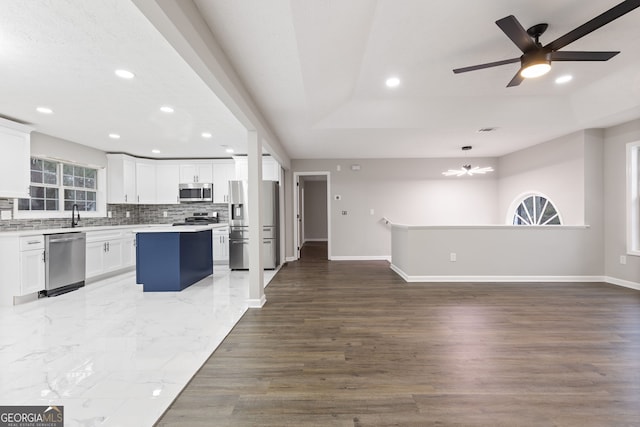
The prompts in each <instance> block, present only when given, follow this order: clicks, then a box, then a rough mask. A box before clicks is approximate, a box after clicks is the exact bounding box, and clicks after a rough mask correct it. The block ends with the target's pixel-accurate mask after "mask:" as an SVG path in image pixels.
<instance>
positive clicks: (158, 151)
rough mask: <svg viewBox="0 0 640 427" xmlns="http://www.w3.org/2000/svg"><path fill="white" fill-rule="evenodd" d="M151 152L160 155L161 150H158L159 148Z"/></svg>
mask: <svg viewBox="0 0 640 427" xmlns="http://www.w3.org/2000/svg"><path fill="white" fill-rule="evenodd" d="M151 152H152V153H153V154H160V150H158V149H157V148H154V149H153V150H151Z"/></svg>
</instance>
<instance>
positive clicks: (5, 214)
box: [0, 211, 11, 220]
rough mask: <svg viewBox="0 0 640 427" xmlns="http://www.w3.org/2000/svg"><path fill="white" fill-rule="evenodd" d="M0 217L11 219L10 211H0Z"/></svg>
mask: <svg viewBox="0 0 640 427" xmlns="http://www.w3.org/2000/svg"><path fill="white" fill-rule="evenodd" d="M0 219H4V220H8V219H11V211H0Z"/></svg>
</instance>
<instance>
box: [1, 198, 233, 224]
mask: <svg viewBox="0 0 640 427" xmlns="http://www.w3.org/2000/svg"><path fill="white" fill-rule="evenodd" d="M0 210H3V211H6V210H9V211H11V212H12V214H13V199H0ZM107 211H108V212H111V218H106V217H102V218H84V217H83V216H82V212H81V213H80V226H81V227H94V226H102V225H134V224H172V223H174V222H180V221H183V220H184V219H185V218H186V217H188V216H193V214H194V213H195V212H207V213H209V215H211V214H212V212H218V218H219V222H221V223H226V222H227V221H228V218H229V208H228V205H227V204H226V203H183V204H179V205H120V204H109V205H107ZM127 212H129V217H128V218H127ZM165 212H166V214H167V216H166V217H165V216H164V214H165ZM70 226H71V214H69V218H52V219H10V220H0V232H1V231H16V230H41V229H49V228H67V227H70Z"/></svg>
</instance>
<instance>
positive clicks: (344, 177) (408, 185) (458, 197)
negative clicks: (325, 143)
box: [287, 158, 500, 258]
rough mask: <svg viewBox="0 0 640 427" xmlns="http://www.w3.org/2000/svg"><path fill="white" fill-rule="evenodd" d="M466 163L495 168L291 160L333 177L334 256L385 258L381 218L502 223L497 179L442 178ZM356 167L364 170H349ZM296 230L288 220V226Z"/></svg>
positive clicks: (452, 162)
mask: <svg viewBox="0 0 640 427" xmlns="http://www.w3.org/2000/svg"><path fill="white" fill-rule="evenodd" d="M468 162H470V163H472V164H480V165H481V166H493V167H496V161H495V159H482V160H481V161H480V160H477V159H465V158H457V159H353V160H343V159H341V160H293V161H292V170H293V171H294V172H323V171H327V172H329V173H330V177H329V180H330V189H331V195H330V196H331V197H330V199H331V200H330V212H331V230H330V233H331V250H332V253H331V255H332V257H338V258H339V257H385V256H389V255H390V254H391V236H390V232H389V230H388V228H387V227H386V226H385V225H384V224H383V223H382V222H381V218H382V217H383V216H385V217H388V218H390V219H392V220H393V221H394V222H398V223H408V224H426V225H428V224H434V225H435V224H449V225H471V224H497V223H498V222H499V221H500V220H499V216H498V212H497V208H496V207H497V195H498V185H497V177H496V176H495V175H492V174H489V175H486V176H474V177H472V178H470V177H461V178H456V177H449V178H445V177H443V176H442V172H443V171H445V170H447V169H450V168H459V167H460V166H461V165H462V164H463V163H468ZM354 164H357V165H359V166H360V170H358V171H353V170H351V165H354ZM338 165H339V166H340V169H341V170H340V171H338V170H337V166H338ZM289 179H290V178H289ZM336 196H340V200H336V199H335V197H336ZM290 208H292V206H291V202H290V201H288V206H287V209H290ZM372 209H373V212H374V213H373V215H372V214H371V213H370V212H371V210H372ZM343 211H345V212H346V215H343V214H342V212H343ZM292 227H293V224H292V222H289V223H288V224H287V228H288V229H290V230H292ZM292 247H293V242H292V241H291V239H288V240H287V256H292V255H293V249H292Z"/></svg>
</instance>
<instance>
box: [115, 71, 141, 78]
mask: <svg viewBox="0 0 640 427" xmlns="http://www.w3.org/2000/svg"><path fill="white" fill-rule="evenodd" d="M115 73H116V76H118V77H121V78H123V79H132V78H134V77H135V76H136V75H135V74H133V73H132V72H131V71H128V70H116V71H115Z"/></svg>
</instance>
